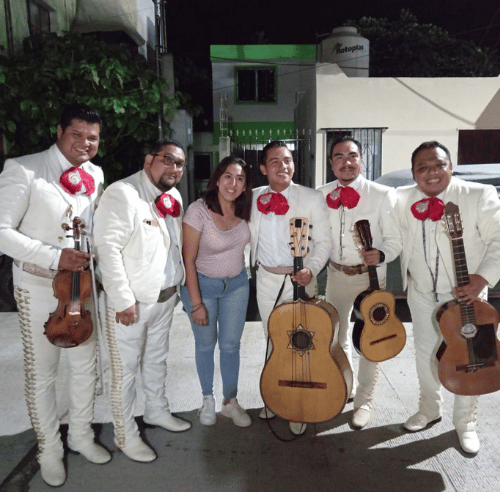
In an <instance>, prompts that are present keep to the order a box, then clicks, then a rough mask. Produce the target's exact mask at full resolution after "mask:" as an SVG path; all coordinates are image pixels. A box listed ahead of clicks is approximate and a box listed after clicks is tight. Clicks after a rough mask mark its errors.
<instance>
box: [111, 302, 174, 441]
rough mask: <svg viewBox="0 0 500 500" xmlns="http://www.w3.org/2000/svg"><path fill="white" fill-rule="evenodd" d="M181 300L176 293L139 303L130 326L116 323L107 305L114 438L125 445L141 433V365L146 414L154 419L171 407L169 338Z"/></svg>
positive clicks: (112, 312) (112, 310) (113, 314)
mask: <svg viewBox="0 0 500 500" xmlns="http://www.w3.org/2000/svg"><path fill="white" fill-rule="evenodd" d="M178 301H179V298H178V295H177V293H175V294H174V295H173V296H172V297H170V299H168V300H167V301H166V302H163V303H158V302H155V303H153V304H146V303H143V302H138V303H136V311H137V319H136V322H135V323H134V324H132V325H129V326H124V325H122V324H121V323H116V321H115V310H114V309H113V308H112V307H109V306H108V307H106V337H107V343H108V353H109V359H110V364H111V388H110V396H111V409H112V413H113V423H114V426H115V441H116V444H117V445H118V446H120V447H122V448H123V447H124V446H125V444H126V442H127V441H130V440H133V439H136V438H138V437H139V428H138V427H137V423H136V421H135V419H134V411H135V406H136V400H137V397H136V376H137V374H138V372H139V369H140V370H141V377H142V386H143V390H144V394H145V404H146V406H145V411H144V415H145V416H147V417H149V418H150V419H153V420H154V419H155V418H156V417H159V416H161V415H162V413H163V412H165V411H168V401H167V397H166V394H165V388H166V380H167V354H168V338H169V331H170V327H171V325H172V319H173V315H174V307H175V306H176V304H177V303H178Z"/></svg>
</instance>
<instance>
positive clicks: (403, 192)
mask: <svg viewBox="0 0 500 500" xmlns="http://www.w3.org/2000/svg"><path fill="white" fill-rule="evenodd" d="M396 197H397V202H396V212H397V216H398V220H399V225H400V232H401V238H402V244H403V249H402V253H401V274H402V278H403V287H404V288H406V286H407V273H408V263H409V261H410V257H411V254H412V248H413V246H414V245H416V244H419V245H421V244H422V224H421V222H420V221H419V220H417V219H416V218H415V217H414V216H413V214H412V213H411V206H412V205H413V203H415V202H417V201H419V200H421V199H422V198H426V196H425V195H422V192H421V191H420V189H419V188H418V187H417V186H416V185H414V186H404V187H400V188H397V189H396ZM449 201H451V202H453V203H455V204H456V205H458V207H459V210H460V215H461V219H462V226H463V240H464V247H465V255H466V260H467V269H468V272H469V274H479V275H481V276H482V277H483V278H484V279H486V281H488V284H489V286H490V287H493V286H495V284H496V283H497V281H498V280H499V279H500V201H499V199H498V195H497V191H496V189H495V188H494V187H493V186H488V185H484V184H479V183H476V182H468V181H463V180H461V179H458V178H457V177H452V178H451V181H450V184H449V185H448V187H447V188H446V190H445V191H444V197H443V202H444V204H445V205H446V203H448V202H449ZM436 244H437V247H438V249H439V253H440V269H441V263H442V267H443V269H444V270H445V271H446V274H447V277H448V280H449V282H450V291H451V289H452V288H453V287H455V286H456V278H455V271H454V265H453V255H452V246H451V240H450V237H449V235H448V233H447V231H446V229H445V226H444V223H439V224H438V227H437V230H436ZM422 266H423V269H422V272H427V267H425V268H424V266H425V263H424V262H422ZM411 278H412V279H413V280H415V281H417V282H418V276H412V277H411Z"/></svg>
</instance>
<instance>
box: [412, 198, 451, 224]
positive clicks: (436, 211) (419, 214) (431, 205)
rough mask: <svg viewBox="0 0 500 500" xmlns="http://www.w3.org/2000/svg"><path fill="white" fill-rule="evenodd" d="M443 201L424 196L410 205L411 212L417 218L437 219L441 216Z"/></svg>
mask: <svg viewBox="0 0 500 500" xmlns="http://www.w3.org/2000/svg"><path fill="white" fill-rule="evenodd" d="M443 212H444V203H443V202H442V201H441V200H440V199H439V198H424V199H423V200H420V201H417V202H416V203H414V204H413V205H412V206H411V213H412V214H413V216H414V217H415V218H416V219H418V220H426V219H431V220H433V221H436V220H439V219H440V218H441V217H442V216H443Z"/></svg>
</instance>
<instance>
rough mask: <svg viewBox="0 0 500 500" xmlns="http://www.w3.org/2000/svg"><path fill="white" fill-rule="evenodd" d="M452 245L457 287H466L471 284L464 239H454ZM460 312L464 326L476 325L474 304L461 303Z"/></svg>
mask: <svg viewBox="0 0 500 500" xmlns="http://www.w3.org/2000/svg"><path fill="white" fill-rule="evenodd" d="M451 245H452V249H453V262H454V265H455V275H456V278H457V286H465V285H468V284H469V271H468V269H467V259H466V257H465V247H464V240H463V238H452V240H451ZM460 312H461V316H462V324H463V325H466V324H469V323H470V324H473V325H475V324H476V314H475V311H474V305H473V304H466V303H464V302H460Z"/></svg>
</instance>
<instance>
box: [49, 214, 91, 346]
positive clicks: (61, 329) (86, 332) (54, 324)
mask: <svg viewBox="0 0 500 500" xmlns="http://www.w3.org/2000/svg"><path fill="white" fill-rule="evenodd" d="M62 227H63V229H64V230H65V231H71V230H72V231H73V234H72V235H69V236H66V237H67V238H73V239H74V248H75V250H78V251H80V248H81V236H82V234H85V232H83V231H82V229H83V228H84V227H85V224H84V223H83V221H82V220H81V219H80V218H78V217H75V218H74V219H73V227H71V226H69V225H68V224H66V223H64V224H63V225H62ZM52 288H53V289H54V297H56V299H58V301H59V303H58V306H57V309H56V310H55V311H54V312H53V313H50V314H49V319H48V320H47V322H46V323H45V335H46V336H47V340H48V341H49V342H50V343H51V344H54V345H56V346H57V347H76V346H77V345H80V344H82V343H83V342H86V341H87V340H88V339H89V338H90V336H91V335H92V331H93V323H92V317H91V314H90V311H88V310H87V309H85V301H86V300H87V299H88V298H89V297H90V294H91V293H92V277H91V275H90V272H89V271H67V270H61V271H59V272H58V273H57V274H56V275H55V277H54V280H53V282H52Z"/></svg>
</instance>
